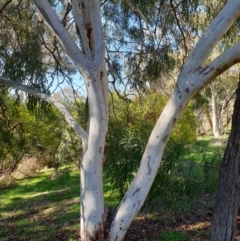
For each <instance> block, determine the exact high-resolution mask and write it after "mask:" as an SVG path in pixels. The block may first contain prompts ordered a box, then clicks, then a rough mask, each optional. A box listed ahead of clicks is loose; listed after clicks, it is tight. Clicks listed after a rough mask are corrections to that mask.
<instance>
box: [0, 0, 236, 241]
mask: <svg viewBox="0 0 240 241" xmlns="http://www.w3.org/2000/svg"><path fill="white" fill-rule="evenodd" d="M104 2H105V1H104ZM104 2H102V4H104ZM144 2H145V1H144ZM148 2H149V1H146V2H145V3H148ZM164 2H165V1H159V2H156V3H154V4H153V6H158V5H159V6H161V4H163V3H164ZM33 3H34V5H35V7H36V8H37V10H38V13H36V15H35V16H36V17H38V18H42V19H43V20H44V24H47V25H48V27H49V28H50V29H51V31H53V33H54V35H55V36H56V38H57V39H58V41H59V42H60V44H61V46H62V48H63V50H64V51H65V53H66V54H67V55H68V57H69V58H70V59H71V61H72V63H73V64H74V65H75V66H76V68H77V69H78V71H79V73H80V74H81V76H82V78H83V80H84V83H85V86H86V90H87V94H88V103H89V107H90V109H89V120H88V127H87V128H86V129H84V128H83V127H82V126H81V124H80V123H78V122H77V121H76V120H75V119H74V118H73V116H72V115H71V114H70V112H69V111H68V110H67V108H66V107H65V106H64V105H63V104H62V103H61V102H59V101H58V100H56V99H54V97H51V96H49V95H47V94H44V93H42V92H40V91H38V90H37V89H34V88H32V87H29V86H27V85H26V84H23V83H20V82H17V81H12V80H10V79H9V78H8V76H6V75H5V77H0V83H1V84H3V85H7V86H11V87H13V88H17V89H20V90H22V91H25V92H27V93H28V94H31V95H33V96H35V97H38V98H40V99H42V100H44V101H46V102H49V103H51V104H53V105H55V106H56V107H57V108H58V109H59V111H60V112H61V113H62V115H63V116H64V118H65V120H66V121H67V122H68V123H69V124H70V125H71V126H72V128H73V129H74V130H75V132H76V133H77V135H78V136H79V138H80V139H81V140H82V155H81V163H80V172H81V191H80V193H81V199H80V200H81V218H80V219H81V225H80V226H81V228H80V229H81V231H80V233H81V240H84V241H85V240H86V241H88V240H112V241H118V240H123V238H124V235H125V233H126V231H127V229H128V227H129V225H130V224H131V222H132V220H133V218H134V216H135V215H136V214H137V212H138V211H139V209H140V208H141V206H142V205H143V203H144V200H145V198H146V196H147V194H148V191H149V190H150V187H151V185H152V183H153V180H154V178H155V176H156V173H157V170H158V167H159V165H160V162H161V159H162V155H163V150H164V148H165V146H166V143H167V141H168V139H169V136H170V134H171V132H172V130H173V127H174V126H175V124H176V123H177V121H178V119H179V116H180V114H181V113H182V111H183V110H184V109H185V107H186V105H187V104H188V102H189V101H190V100H191V99H192V98H193V97H194V96H195V95H196V94H197V93H198V92H199V91H200V90H201V89H202V88H203V87H204V86H206V85H207V84H209V83H210V82H211V81H213V80H214V79H215V78H216V76H218V75H220V74H221V73H223V72H224V71H226V70H227V69H229V68H230V67H232V66H233V65H234V64H236V63H238V62H239V61H240V42H237V43H233V44H232V45H231V46H230V47H229V48H228V49H226V51H225V52H223V53H222V54H220V55H219V56H218V57H216V58H215V59H214V60H212V61H211V62H207V59H208V57H209V56H210V54H211V52H212V50H213V48H214V47H216V45H217V43H218V42H219V41H220V39H221V38H222V37H223V36H224V34H225V33H226V32H227V31H228V30H229V29H230V28H231V26H232V25H233V24H234V23H235V22H236V20H237V18H238V17H239V15H240V2H239V1H235V0H229V1H228V2H227V3H226V4H225V5H224V6H223V7H222V9H221V10H220V11H219V13H218V14H217V15H216V16H215V17H214V18H213V19H212V22H211V23H210V24H209V26H208V27H207V28H206V30H205V31H204V32H203V33H202V34H201V37H200V38H199V41H198V43H197V44H196V45H195V46H192V50H191V53H190V54H189V55H188V56H186V57H185V59H184V63H183V65H182V67H181V69H179V73H178V77H177V79H176V80H175V81H176V84H175V87H174V90H173V91H172V94H171V97H170V98H169V100H168V102H167V104H166V106H165V107H164V109H163V111H162V113H161V115H160V117H159V119H158V120H157V122H156V124H155V126H154V128H153V130H152V132H151V135H150V137H149V139H148V142H147V144H146V147H145V150H144V152H143V155H142V158H141V162H140V166H139V169H138V171H137V173H136V176H135V177H134V179H133V181H132V183H131V185H130V187H129V189H128V190H127V191H126V194H125V196H124V197H123V199H122V201H121V203H120V204H119V206H118V208H117V211H116V213H115V215H114V217H113V220H112V222H111V224H110V230H106V227H108V226H109V225H105V224H106V223H105V221H106V218H107V214H106V213H105V210H104V203H103V188H102V161H103V159H104V147H105V137H106V133H107V130H108V76H107V68H106V62H105V57H106V56H105V45H106V42H105V38H104V31H103V25H102V18H101V8H100V2H99V1H97V0H92V1H91V2H90V1H85V0H72V1H71V5H72V8H71V9H72V12H71V13H72V19H73V21H74V22H73V23H74V24H75V27H76V34H74V35H73V32H72V31H70V32H69V31H68V28H67V26H68V25H66V27H65V25H64V24H63V23H62V22H61V20H60V19H59V16H58V14H57V13H56V11H55V10H58V8H57V7H56V5H54V6H53V5H52V6H51V5H50V4H49V2H48V1H47V0H34V1H33ZM51 3H52V2H51ZM58 3H59V4H62V1H59V2H58ZM117 3H119V2H117ZM120 3H124V2H123V1H121V2H120ZM171 3H172V11H174V10H176V9H181V10H183V9H184V4H187V3H188V1H181V2H179V3H178V4H176V3H175V4H176V5H174V6H175V7H174V6H173V1H170V4H171ZM146 5H147V4H146ZM219 6H220V4H219ZM109 7H110V10H112V11H114V10H115V9H117V6H116V5H112V6H111V5H109ZM115 7H116V8H115ZM129 7H131V6H129ZM177 7H178V8H177ZM201 8H202V7H200V9H201ZM198 9H199V8H195V9H193V11H194V10H195V11H197V10H198ZM154 10H155V8H154V9H149V11H152V13H153V14H154V13H155V11H154ZM161 10H164V9H161V8H159V11H160V12H161ZM136 13H138V14H137V15H141V12H138V11H136ZM161 13H162V14H163V15H161V14H159V16H163V19H160V18H156V19H154V18H153V17H152V18H151V19H154V21H156V22H162V21H164V18H165V17H166V16H167V15H165V14H164V11H163V12H161ZM176 14H177V12H176ZM40 16H41V17H40ZM153 16H155V15H153ZM40 21H42V20H40ZM103 21H104V25H105V26H106V27H111V26H108V22H107V21H106V22H105V19H104V20H103ZM175 21H176V23H177V19H175ZM187 21H190V20H186V22H187ZM126 24H128V23H126ZM145 26H146V27H147V22H146V25H144V28H145ZM129 27H130V26H129ZM179 31H180V32H182V31H181V30H179ZM147 33H148V32H147ZM157 34H158V33H157ZM145 35H146V34H144V35H142V36H144V37H146V36H145ZM162 36H165V38H166V37H168V39H166V42H167V41H171V40H172V38H171V31H170V32H168V33H165V34H163V35H162ZM136 43H137V42H136ZM176 46H177V45H176ZM163 51H164V49H161V48H160V49H159V53H161V54H162V53H163ZM153 52H154V51H153ZM106 61H108V59H107V60H106ZM135 61H136V62H135ZM149 61H150V60H149ZM146 62H147V61H146ZM132 63H136V64H137V63H138V59H134V58H133V59H132ZM110 67H111V66H110ZM110 67H109V69H108V70H109V71H110ZM117 67H118V65H117ZM154 69H155V68H154ZM154 69H153V70H154ZM151 72H152V71H151V70H150V73H151ZM139 78H143V76H142V75H139ZM110 80H111V79H110ZM112 81H114V80H112ZM143 82H144V79H143Z"/></svg>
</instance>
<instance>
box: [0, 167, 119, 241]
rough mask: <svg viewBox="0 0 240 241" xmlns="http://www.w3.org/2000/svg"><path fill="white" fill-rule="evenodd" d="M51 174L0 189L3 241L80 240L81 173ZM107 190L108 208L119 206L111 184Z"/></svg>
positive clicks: (72, 170)
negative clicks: (53, 176) (54, 175)
mask: <svg viewBox="0 0 240 241" xmlns="http://www.w3.org/2000/svg"><path fill="white" fill-rule="evenodd" d="M52 174H53V170H45V171H43V172H41V173H39V175H38V176H36V177H32V178H26V179H23V180H17V181H16V182H15V185H14V186H13V187H10V188H7V189H0V241H3V240H19V241H21V240H27V241H37V240H49V241H50V240H77V239H78V238H79V223H80V220H79V218H80V215H79V212H80V207H79V202H80V199H79V195H80V194H79V193H80V190H79V171H78V170H77V169H76V168H65V169H64V168H63V169H60V173H59V174H58V176H57V178H56V179H52V178H51V176H52ZM104 190H105V192H106V194H105V199H106V204H107V205H109V206H113V205H117V203H118V195H117V194H116V192H115V193H113V194H112V191H111V187H110V184H109V183H107V184H106V185H105V186H104ZM111 194H112V195H111ZM7 238H8V239H7Z"/></svg>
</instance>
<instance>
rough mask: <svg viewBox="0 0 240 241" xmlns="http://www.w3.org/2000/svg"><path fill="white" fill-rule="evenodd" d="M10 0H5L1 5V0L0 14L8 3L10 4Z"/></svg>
mask: <svg viewBox="0 0 240 241" xmlns="http://www.w3.org/2000/svg"><path fill="white" fill-rule="evenodd" d="M11 2H12V0H8V1H6V2H5V3H4V4H3V5H2V1H1V4H0V14H2V13H3V11H4V9H5V8H6V7H7V5H8V4H10V3H11Z"/></svg>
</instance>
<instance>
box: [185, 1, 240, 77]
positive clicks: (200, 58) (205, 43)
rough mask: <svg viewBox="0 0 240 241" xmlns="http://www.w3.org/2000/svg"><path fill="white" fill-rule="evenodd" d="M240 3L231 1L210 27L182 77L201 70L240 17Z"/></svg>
mask: <svg viewBox="0 0 240 241" xmlns="http://www.w3.org/2000/svg"><path fill="white" fill-rule="evenodd" d="M239 9H240V1H235V0H229V1H228V3H227V4H226V5H225V6H224V7H223V9H222V10H221V11H220V13H219V14H218V15H217V17H216V18H215V19H214V20H213V21H212V23H211V24H210V25H209V27H208V29H207V30H206V31H205V33H204V34H203V35H202V37H201V38H200V40H199V42H198V43H197V45H196V46H195V48H194V49H193V51H192V52H191V54H190V56H189V58H188V60H187V61H186V63H185V65H184V67H183V71H182V73H181V76H183V77H184V76H187V74H188V73H189V72H192V71H195V70H196V69H197V68H200V67H201V66H202V65H203V64H204V63H205V61H206V59H207V58H208V57H209V54H210V53H211V52H212V50H213V48H214V47H215V45H216V44H217V43H218V41H219V40H220V39H221V38H222V36H223V35H224V34H225V33H226V32H227V31H228V29H229V28H230V27H231V26H232V24H233V23H234V22H235V20H236V19H237V18H238V17H239V15H240V11H239Z"/></svg>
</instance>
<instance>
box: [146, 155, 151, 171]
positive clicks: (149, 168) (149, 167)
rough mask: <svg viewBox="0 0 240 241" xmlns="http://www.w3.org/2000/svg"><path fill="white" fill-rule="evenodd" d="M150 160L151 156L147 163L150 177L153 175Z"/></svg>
mask: <svg viewBox="0 0 240 241" xmlns="http://www.w3.org/2000/svg"><path fill="white" fill-rule="evenodd" d="M150 158H151V156H148V163H147V167H148V173H147V174H148V175H151V174H152V168H151V166H150Z"/></svg>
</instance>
